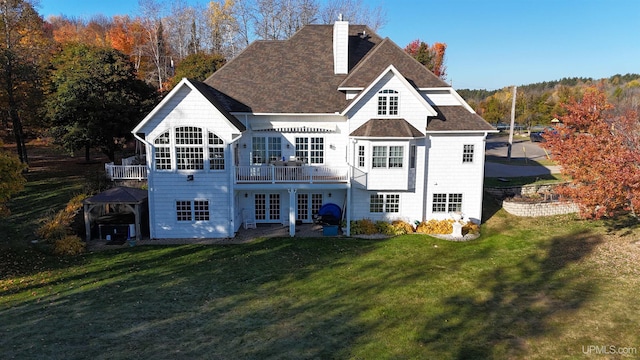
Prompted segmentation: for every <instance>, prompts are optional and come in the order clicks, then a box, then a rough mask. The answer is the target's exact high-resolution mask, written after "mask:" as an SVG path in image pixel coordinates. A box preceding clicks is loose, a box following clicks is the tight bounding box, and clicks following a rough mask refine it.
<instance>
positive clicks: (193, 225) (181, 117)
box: [143, 86, 238, 238]
mask: <svg viewBox="0 0 640 360" xmlns="http://www.w3.org/2000/svg"><path fill="white" fill-rule="evenodd" d="M177 126H195V127H200V128H201V129H202V132H203V136H204V145H203V147H204V150H203V151H204V158H205V159H207V158H208V151H207V136H208V135H207V134H208V132H209V131H211V132H213V133H215V134H216V135H218V136H219V137H220V138H222V139H223V140H224V141H225V143H226V148H225V170H209V169H208V166H207V164H208V163H207V162H205V169H204V170H176V164H175V162H176V159H175V152H173V153H172V167H171V168H172V170H162V171H156V170H155V166H154V165H155V164H154V151H149V152H148V155H147V156H148V159H147V160H148V164H150V170H151V171H150V172H149V206H150V208H151V216H150V228H151V237H152V238H205V237H206V238H223V237H231V236H233V235H234V231H235V229H236V228H237V226H238V225H237V224H235V221H232V220H231V218H233V216H232V212H231V209H232V207H233V196H231V195H230V194H231V193H232V191H233V183H232V181H231V173H232V167H233V157H232V147H231V145H229V143H230V142H231V141H232V134H233V133H234V132H237V129H235V128H234V127H233V126H232V125H231V124H230V123H229V122H228V120H227V119H226V118H225V117H224V116H223V115H222V114H221V113H220V112H219V111H218V110H217V109H216V108H215V107H214V106H213V105H212V104H211V103H210V102H208V101H207V100H206V99H205V98H204V97H203V96H202V95H201V94H200V93H198V92H197V91H192V90H191V89H190V88H189V87H188V86H183V87H182V88H181V89H179V90H178V91H177V92H176V93H175V94H174V96H173V98H171V99H170V101H168V102H167V103H165V104H164V106H163V107H162V108H160V109H158V111H157V112H156V114H155V116H154V117H153V118H152V119H150V120H149V121H148V123H147V126H145V129H150V132H149V133H148V134H146V139H147V140H148V141H149V142H151V143H153V140H154V139H155V138H156V137H157V136H158V135H159V134H161V133H163V132H165V131H167V130H169V132H170V134H171V138H172V144H174V141H173V137H174V136H175V135H174V133H175V127H177ZM143 130H144V129H143ZM188 175H193V180H191V181H189V180H187V176H188ZM178 200H188V201H194V200H208V201H209V210H210V217H209V219H210V220H209V221H201V222H196V221H191V222H183V221H177V215H176V201H178Z"/></svg>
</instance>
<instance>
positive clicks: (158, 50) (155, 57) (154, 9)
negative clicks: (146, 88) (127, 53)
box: [138, 0, 170, 90]
mask: <svg viewBox="0 0 640 360" xmlns="http://www.w3.org/2000/svg"><path fill="white" fill-rule="evenodd" d="M138 4H139V6H140V12H141V13H142V15H141V22H142V26H143V28H144V31H145V35H146V39H145V40H146V41H145V45H144V50H145V54H146V55H147V56H148V57H149V58H150V59H151V61H152V63H153V65H154V69H153V71H150V73H149V76H151V77H154V78H155V80H153V79H152V78H149V79H148V81H150V82H151V83H156V82H157V84H156V87H157V88H158V89H159V90H162V88H163V85H164V82H165V80H166V78H167V65H169V64H168V61H170V59H167V48H166V42H165V39H164V36H165V34H164V26H163V24H162V18H161V15H162V10H163V9H162V4H161V3H159V2H156V1H155V0H139V1H138Z"/></svg>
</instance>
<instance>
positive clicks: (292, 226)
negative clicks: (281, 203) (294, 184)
mask: <svg viewBox="0 0 640 360" xmlns="http://www.w3.org/2000/svg"><path fill="white" fill-rule="evenodd" d="M287 191H288V192H289V236H291V237H294V236H295V235H296V212H295V209H296V192H297V189H293V188H291V189H287Z"/></svg>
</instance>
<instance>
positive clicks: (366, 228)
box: [351, 219, 378, 235]
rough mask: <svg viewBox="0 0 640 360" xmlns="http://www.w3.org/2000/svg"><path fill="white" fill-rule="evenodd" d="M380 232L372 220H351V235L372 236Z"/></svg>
mask: <svg viewBox="0 0 640 360" xmlns="http://www.w3.org/2000/svg"><path fill="white" fill-rule="evenodd" d="M377 232H378V229H377V228H376V224H374V223H373V221H371V220H370V219H362V220H351V235H372V234H375V233H377Z"/></svg>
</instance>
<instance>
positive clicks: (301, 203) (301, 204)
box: [297, 194, 309, 220]
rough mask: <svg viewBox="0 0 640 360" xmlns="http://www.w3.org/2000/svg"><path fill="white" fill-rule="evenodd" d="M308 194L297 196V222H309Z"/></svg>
mask: <svg viewBox="0 0 640 360" xmlns="http://www.w3.org/2000/svg"><path fill="white" fill-rule="evenodd" d="M308 208H309V194H298V216H297V219H298V220H309V210H308Z"/></svg>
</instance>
